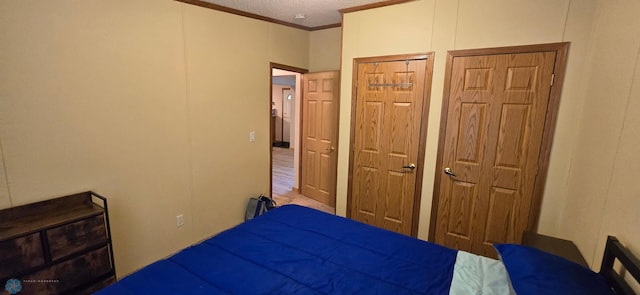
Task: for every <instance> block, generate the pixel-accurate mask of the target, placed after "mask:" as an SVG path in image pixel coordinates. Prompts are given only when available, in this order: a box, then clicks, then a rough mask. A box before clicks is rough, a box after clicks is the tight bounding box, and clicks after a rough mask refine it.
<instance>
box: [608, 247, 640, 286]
mask: <svg viewBox="0 0 640 295" xmlns="http://www.w3.org/2000/svg"><path fill="white" fill-rule="evenodd" d="M616 259H618V261H620V263H622V265H623V267H624V269H625V270H626V272H627V273H629V274H631V276H633V278H634V279H635V280H636V281H637V282H639V283H640V260H638V258H636V257H635V256H633V254H632V253H631V252H630V251H629V250H627V249H626V248H625V247H624V246H622V244H621V243H620V241H618V239H617V238H616V237H612V236H609V237H607V246H606V247H605V249H604V257H603V258H602V266H600V274H602V275H603V276H604V277H605V278H606V279H607V281H608V282H609V284H610V285H611V286H612V287H613V289H614V290H615V291H616V294H625V295H626V294H636V293H635V292H634V291H633V289H631V287H630V286H629V284H627V282H625V280H624V273H623V274H619V273H618V272H617V271H616V270H615V269H614V268H613V263H614V262H615V260H616Z"/></svg>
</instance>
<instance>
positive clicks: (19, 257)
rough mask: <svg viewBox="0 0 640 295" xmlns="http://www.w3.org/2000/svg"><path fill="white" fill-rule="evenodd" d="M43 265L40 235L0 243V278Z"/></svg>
mask: <svg viewBox="0 0 640 295" xmlns="http://www.w3.org/2000/svg"><path fill="white" fill-rule="evenodd" d="M42 264H44V255H43V252H42V242H41V240H40V234H39V233H34V234H30V235H27V236H24V237H20V238H16V239H12V240H8V241H5V242H0V278H5V277H10V276H13V275H15V274H17V273H19V272H21V271H24V270H27V269H29V268H32V267H35V266H38V265H42Z"/></svg>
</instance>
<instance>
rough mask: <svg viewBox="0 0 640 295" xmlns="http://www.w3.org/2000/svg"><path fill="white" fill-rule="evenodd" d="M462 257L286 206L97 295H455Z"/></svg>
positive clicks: (134, 274) (166, 260) (354, 224)
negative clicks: (457, 266)
mask: <svg viewBox="0 0 640 295" xmlns="http://www.w3.org/2000/svg"><path fill="white" fill-rule="evenodd" d="M456 252H457V251H455V250H451V249H448V248H445V247H442V246H438V245H435V244H432V243H428V242H424V241H421V240H417V239H414V238H411V237H407V236H403V235H400V234H396V233H393V232H390V231H386V230H383V229H379V228H376V227H373V226H369V225H366V224H362V223H359V222H356V221H353V220H350V219H345V218H342V217H337V216H333V215H330V214H326V213H323V212H320V211H317V210H314V209H309V208H305V207H300V206H296V205H286V206H283V207H280V208H276V209H274V210H271V211H269V212H268V213H266V214H264V215H261V216H259V217H257V218H255V219H253V220H250V221H247V222H245V223H242V224H240V225H238V226H236V227H234V228H231V229H229V230H227V231H224V232H222V233H220V234H218V235H216V236H214V237H212V238H210V239H208V240H205V241H203V242H202V243H200V244H197V245H195V246H191V247H189V248H186V249H184V250H182V251H181V252H179V253H177V254H175V255H173V256H171V257H169V258H167V259H164V260H160V261H158V262H155V263H153V264H151V265H149V266H147V267H145V268H143V269H141V270H139V271H137V272H135V273H133V274H131V275H129V276H127V277H125V278H123V279H122V280H120V281H119V282H118V283H116V284H114V285H112V286H110V287H108V288H106V289H103V290H101V291H100V292H98V293H97V294H101V295H109V294H448V293H449V287H450V285H451V278H452V276H453V267H454V263H455V260H456V254H457V253H456Z"/></svg>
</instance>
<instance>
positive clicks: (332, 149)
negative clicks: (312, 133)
mask: <svg viewBox="0 0 640 295" xmlns="http://www.w3.org/2000/svg"><path fill="white" fill-rule="evenodd" d="M335 149H336V148H334V147H331V148H328V149H326V150H324V151H325V152H327V153H332V152H333V151H334V150H335Z"/></svg>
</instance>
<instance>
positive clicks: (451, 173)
mask: <svg viewBox="0 0 640 295" xmlns="http://www.w3.org/2000/svg"><path fill="white" fill-rule="evenodd" d="M444 174H446V175H449V176H453V177H456V174H455V173H453V171H451V168H449V167H447V168H444Z"/></svg>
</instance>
